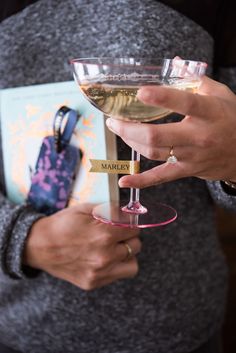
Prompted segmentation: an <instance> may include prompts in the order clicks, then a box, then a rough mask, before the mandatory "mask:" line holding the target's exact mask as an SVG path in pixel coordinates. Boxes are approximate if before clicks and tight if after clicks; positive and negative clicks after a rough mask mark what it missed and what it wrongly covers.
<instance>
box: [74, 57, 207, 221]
mask: <svg viewBox="0 0 236 353" xmlns="http://www.w3.org/2000/svg"><path fill="white" fill-rule="evenodd" d="M71 63H72V66H73V73H74V78H75V80H76V82H77V83H78V85H79V87H80V89H81V90H82V92H83V93H84V95H85V96H86V98H87V99H88V100H89V102H90V103H91V104H93V105H94V106H95V107H96V108H97V109H99V110H100V111H102V112H103V113H104V114H105V115H107V116H110V117H112V118H113V119H121V120H127V121H133V122H137V123H143V122H149V121H154V120H157V119H160V118H163V117H165V116H167V115H169V114H170V113H171V111H170V110H169V109H167V108H164V107H161V106H151V105H147V104H144V103H142V102H141V101H140V100H139V99H138V98H137V92H138V90H139V88H140V87H141V86H145V85H165V86H171V87H173V88H176V89H181V90H188V91H191V92H196V91H197V89H198V87H199V85H200V80H201V77H202V76H203V75H204V74H205V70H206V64H205V63H202V62H198V61H191V60H182V59H178V58H175V59H158V58H156V59H149V58H81V59H80V58H79V59H74V60H72V62H71ZM139 163H140V154H139V153H138V152H136V151H134V150H132V154H131V162H130V174H134V173H138V172H139ZM167 163H170V164H176V163H178V159H177V157H176V156H175V155H174V149H173V146H171V147H170V155H169V157H168V160H167ZM93 216H94V217H95V218H96V219H98V220H100V221H102V222H105V223H110V224H113V225H120V226H123V227H139V228H146V227H154V226H161V225H166V224H168V223H171V222H173V221H174V220H175V219H176V217H177V212H176V210H175V209H173V208H172V207H171V206H169V205H166V204H162V203H161V202H159V201H158V200H157V196H156V195H153V201H152V204H145V205H142V204H141V202H140V190H139V189H130V200H129V201H128V202H126V203H125V201H124V200H121V201H120V202H111V203H105V204H101V205H98V206H96V207H95V208H94V210H93Z"/></svg>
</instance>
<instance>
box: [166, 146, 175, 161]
mask: <svg viewBox="0 0 236 353" xmlns="http://www.w3.org/2000/svg"><path fill="white" fill-rule="evenodd" d="M166 162H167V163H170V164H175V163H177V162H178V159H177V157H175V155H174V147H173V146H171V148H170V152H169V157H168V158H167V160H166Z"/></svg>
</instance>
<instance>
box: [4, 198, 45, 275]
mask: <svg viewBox="0 0 236 353" xmlns="http://www.w3.org/2000/svg"><path fill="white" fill-rule="evenodd" d="M41 217H44V215H42V214H39V213H36V212H35V211H34V210H33V209H32V208H31V207H29V206H26V205H14V204H13V203H11V202H10V201H9V200H8V199H6V198H5V197H4V196H3V195H2V194H0V268H1V270H2V271H3V272H4V273H5V274H6V275H8V276H10V277H11V278H15V279H21V278H25V277H32V276H33V277H34V276H35V275H36V274H37V273H38V271H36V270H35V271H34V270H33V269H30V268H27V267H24V265H23V264H22V256H23V251H24V244H25V241H26V238H27V235H28V234H29V231H30V228H31V227H32V225H33V223H34V222H35V221H37V220H38V219H39V218H41Z"/></svg>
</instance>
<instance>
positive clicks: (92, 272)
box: [0, 0, 236, 353]
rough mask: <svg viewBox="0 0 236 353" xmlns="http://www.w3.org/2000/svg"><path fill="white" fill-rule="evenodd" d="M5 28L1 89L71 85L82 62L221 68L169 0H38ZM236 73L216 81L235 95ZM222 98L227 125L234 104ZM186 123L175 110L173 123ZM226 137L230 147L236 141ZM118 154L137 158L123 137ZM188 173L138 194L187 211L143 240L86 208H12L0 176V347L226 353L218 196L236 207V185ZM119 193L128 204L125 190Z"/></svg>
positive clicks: (204, 39) (209, 42) (203, 34)
mask: <svg viewBox="0 0 236 353" xmlns="http://www.w3.org/2000/svg"><path fill="white" fill-rule="evenodd" d="M172 3H174V1H173V2H172ZM209 11H210V9H209ZM210 13H211V12H209V14H210ZM209 17H210V15H209ZM213 22H214V21H213ZM0 31H1V36H0V48H1V50H0V88H1V89H3V88H7V87H17V86H26V85H32V84H40V83H49V82H60V81H66V80H71V79H72V72H71V67H70V64H69V61H70V59H72V58H75V57H88V56H89V57H92V56H112V57H118V56H135V55H136V56H138V55H139V56H141V57H144V56H151V57H160V56H165V57H174V56H176V55H179V56H180V57H182V58H188V59H195V60H200V61H205V62H207V63H208V64H209V67H210V68H214V70H213V69H212V70H209V74H213V73H214V72H215V62H214V47H215V39H214V38H213V36H212V34H211V33H210V32H209V31H207V30H205V29H204V28H203V27H202V24H201V25H200V24H198V23H197V22H195V21H193V20H192V19H190V18H188V17H186V16H185V15H184V14H183V13H181V12H179V11H177V10H176V9H174V8H172V6H171V1H166V2H165V1H163V2H160V1H155V0H146V1H145V2H143V1H142V0H137V1H131V0H117V1H110V0H101V1H99V2H94V1H92V0H89V1H85V0H68V1H62V0H39V1H37V2H36V3H34V4H32V5H30V6H28V7H27V8H25V9H24V10H23V11H21V12H19V13H17V14H15V15H13V16H11V17H9V18H7V19H5V20H4V21H3V22H2V23H1V24H0ZM235 72H236V69H235V67H231V66H230V67H227V68H224V69H218V71H217V73H218V79H219V80H222V81H224V82H227V84H228V85H229V86H230V87H232V88H233V87H235V86H236V78H235V77H236V76H235V75H234V74H235ZM208 94H209V95H210V94H212V92H208ZM229 94H232V95H233V93H229ZM152 97H156V95H155V92H152ZM230 97H231V96H230ZM231 98H232V97H231ZM231 98H230V99H231ZM184 99H186V97H184ZM223 99H224V102H225V104H226V106H227V107H228V108H227V109H225V110H224V114H226V116H228V118H229V119H230V117H232V115H233V111H234V112H235V110H236V109H235V108H234V103H232V101H231V100H230V99H229V97H228V96H227V97H226V98H223ZM170 100H171V99H170ZM165 104H170V102H169V103H166V102H164V105H165ZM211 106H212V103H210V102H209V110H210V109H211V108H210V107H211ZM229 107H231V108H230V109H229ZM177 111H179V112H180V113H189V111H188V110H186V111H185V110H179V109H177ZM190 113H191V111H190ZM178 119H179V116H177V115H171V116H170V117H169V118H167V119H166V122H167V123H170V122H173V121H178ZM229 119H228V120H229ZM226 120H227V119H226ZM231 123H232V127H231V129H232V131H233V128H234V126H233V119H231ZM130 128H132V127H131V125H130ZM123 137H124V136H123ZM226 138H229V139H231V145H232V146H233V142H234V141H233V136H226ZM228 143H229V142H228ZM117 148H118V157H119V159H129V153H130V149H129V148H128V147H127V146H126V145H125V144H124V143H123V141H121V139H119V138H118V140H117ZM140 148H141V147H140ZM174 148H175V147H174ZM174 152H175V153H176V154H177V152H179V151H178V147H177V149H174ZM229 153H232V156H233V153H234V150H231V151H229ZM167 154H168V152H167ZM177 156H178V158H179V159H181V153H179V154H177ZM147 157H150V156H149V155H147ZM221 158H223V156H221V155H219V159H221ZM154 159H159V157H158V156H155V158H154ZM163 159H164V154H163V156H162V157H161V160H163ZM215 163H216V164H217V163H218V160H216V161H215ZM225 163H226V164H227V161H226V162H225ZM226 164H225V165H226ZM142 165H143V166H144V168H145V170H149V169H151V168H153V167H156V165H157V162H156V161H151V160H148V159H144V160H143V161H142ZM221 165H222V164H221ZM174 167H175V166H174ZM226 169H227V168H222V173H218V174H217V177H218V178H219V180H220V179H227V180H232V181H234V180H236V178H235V168H233V166H232V168H231V174H230V173H229V172H226ZM233 170H234V172H233ZM195 174H196V173H193V174H192V175H195ZM192 175H188V178H186V177H185V176H186V175H184V174H183V175H181V177H180V178H178V179H176V178H175V177H173V178H172V181H171V182H170V183H161V184H160V185H159V186H158V187H152V186H151V187H148V188H145V189H144V190H143V191H142V196H143V198H144V199H147V200H149V199H153V198H156V199H161V200H164V201H165V202H166V203H169V204H171V205H173V207H175V208H176V209H177V210H178V214H179V216H178V219H177V220H176V221H175V222H173V223H172V224H170V225H168V226H166V227H161V228H152V229H149V230H144V231H142V232H141V233H140V234H138V232H137V231H136V230H128V229H126V230H125V231H124V230H123V229H121V228H119V227H112V226H108V225H104V224H101V223H99V222H97V221H95V220H94V219H93V218H92V216H91V214H90V213H91V209H89V208H88V207H87V206H86V205H78V206H77V207H75V208H69V209H65V210H62V211H60V212H58V213H56V214H54V215H52V216H48V217H46V216H44V215H43V214H38V213H37V212H36V211H34V210H33V209H32V208H30V207H28V206H25V205H14V204H12V203H11V202H10V201H9V200H8V199H7V198H6V197H5V196H4V182H3V181H2V184H1V185H2V194H1V196H0V259H1V262H0V264H1V267H0V341H1V343H2V344H3V345H4V346H5V347H9V349H11V350H17V351H19V352H24V353H42V352H43V353H78V352H79V353H95V352H96V353H133V352H135V353H190V352H194V353H204V352H207V353H213V352H214V353H217V352H220V346H219V345H218V337H219V336H220V331H221V327H222V323H223V320H224V310H225V299H226V293H227V267H226V264H225V259H224V256H223V254H222V251H221V248H220V244H219V241H218V239H217V230H216V224H215V211H214V203H213V199H214V200H215V201H216V202H217V203H219V204H221V205H222V206H225V207H228V208H230V209H232V210H234V211H235V210H236V198H235V195H234V194H235V193H234V188H232V187H231V186H227V185H225V184H223V183H221V182H220V181H219V180H216V181H214V182H206V181H204V180H203V179H202V177H204V176H203V175H200V174H199V175H197V174H196V175H197V176H198V177H199V178H196V177H192ZM139 177H141V178H143V175H142V174H140V176H139ZM210 177H212V175H211V176H210ZM212 179H214V178H212ZM124 180H125V179H123V181H124ZM163 180H164V179H163ZM126 181H127V179H126ZM164 181H166V180H164ZM130 182H131V181H130V180H129V183H130ZM141 182H143V184H141ZM145 182H146V180H145V181H144V179H142V180H141V179H140V180H139V183H140V185H141V186H145ZM155 182H156V181H154V182H153V180H151V181H150V180H149V185H151V184H153V183H155ZM147 184H148V183H146V185H147ZM123 186H124V184H123ZM120 193H121V196H123V197H126V198H127V197H128V190H127V189H126V188H124V189H121V190H120ZM68 225H69V226H68ZM123 242H127V243H128V245H129V246H130V247H131V249H132V252H133V257H132V258H131V259H128V258H127V247H126V246H124V244H123ZM6 349H7V348H6ZM11 350H10V351H11Z"/></svg>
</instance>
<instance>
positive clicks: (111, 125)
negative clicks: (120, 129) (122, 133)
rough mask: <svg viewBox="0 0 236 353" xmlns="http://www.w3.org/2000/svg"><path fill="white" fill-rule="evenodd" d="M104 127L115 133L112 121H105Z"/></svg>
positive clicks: (109, 119) (110, 119)
mask: <svg viewBox="0 0 236 353" xmlns="http://www.w3.org/2000/svg"><path fill="white" fill-rule="evenodd" d="M106 125H107V127H108V129H109V130H111V131H113V132H116V130H115V126H114V125H115V121H114V119H112V118H108V119H107V120H106Z"/></svg>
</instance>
